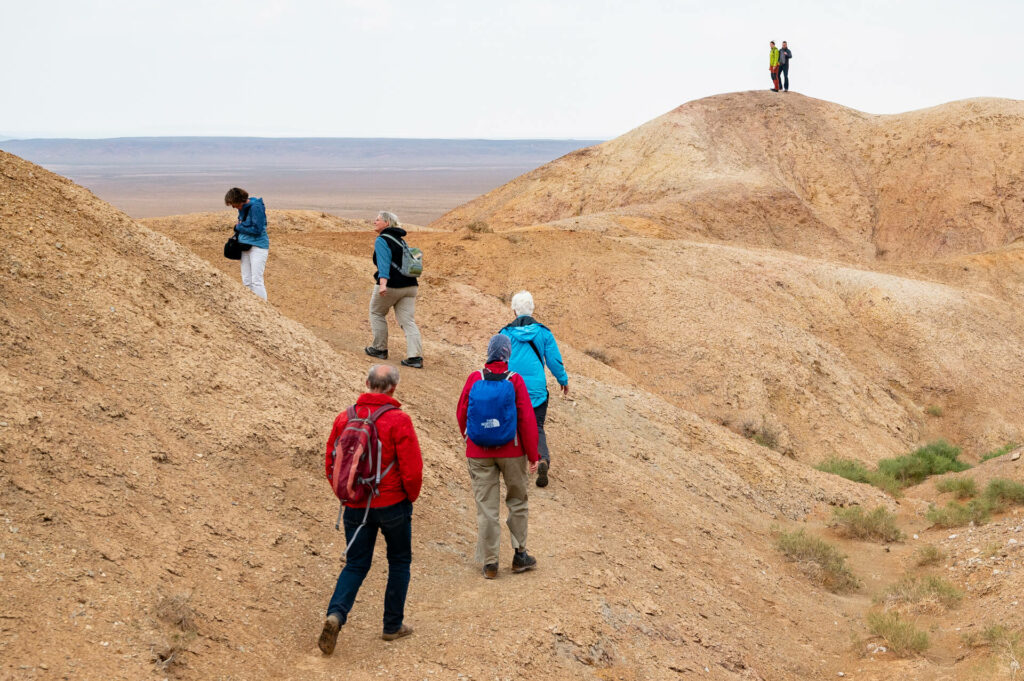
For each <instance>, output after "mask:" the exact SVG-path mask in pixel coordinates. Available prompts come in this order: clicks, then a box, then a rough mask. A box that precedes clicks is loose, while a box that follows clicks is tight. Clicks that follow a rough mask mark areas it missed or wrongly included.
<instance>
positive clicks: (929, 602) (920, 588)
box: [880, 575, 964, 612]
mask: <svg viewBox="0 0 1024 681" xmlns="http://www.w3.org/2000/svg"><path fill="white" fill-rule="evenodd" d="M963 598H964V592H963V591H961V590H960V589H958V588H956V587H955V586H953V585H952V584H950V583H949V582H947V581H946V580H944V579H942V578H941V577H934V576H932V575H926V576H924V577H915V576H913V575H907V576H905V577H903V579H901V580H900V581H898V582H896V583H895V584H891V585H889V587H888V588H887V589H886V590H885V592H884V593H883V594H882V596H881V598H880V600H881V601H882V602H884V603H886V604H888V605H891V606H897V607H898V606H911V607H912V609H914V610H915V611H920V612H935V611H941V610H942V609H943V608H955V607H957V606H958V605H960V601H962V600H963Z"/></svg>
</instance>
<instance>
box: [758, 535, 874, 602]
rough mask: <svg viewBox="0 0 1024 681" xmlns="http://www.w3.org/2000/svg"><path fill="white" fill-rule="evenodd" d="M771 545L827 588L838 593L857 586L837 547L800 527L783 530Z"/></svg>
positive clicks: (854, 588)
mask: <svg viewBox="0 0 1024 681" xmlns="http://www.w3.org/2000/svg"><path fill="white" fill-rule="evenodd" d="M775 546H776V548H778V549H779V551H781V552H782V555H784V556H785V557H786V558H787V559H788V560H791V561H793V562H794V563H797V564H798V565H799V566H800V568H801V569H802V570H803V572H804V574H806V575H807V576H809V577H810V578H811V579H814V580H815V581H817V582H818V583H819V584H821V585H822V586H823V587H825V588H826V589H828V590H829V591H833V592H836V593H839V592H842V591H854V590H856V589H857V588H859V587H860V580H858V579H857V578H856V577H855V576H854V575H853V572H851V570H850V567H849V566H848V565H847V564H846V557H845V556H843V554H841V553H840V552H839V549H837V548H836V547H834V546H832V545H831V544H828V543H826V542H824V541H822V540H821V539H818V538H817V537H811V536H809V535H807V534H806V533H804V531H803V530H797V531H796V532H783V533H782V534H780V535H779V538H778V539H777V540H776V542H775Z"/></svg>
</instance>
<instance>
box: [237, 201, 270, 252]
mask: <svg viewBox="0 0 1024 681" xmlns="http://www.w3.org/2000/svg"><path fill="white" fill-rule="evenodd" d="M235 231H236V232H238V240H239V241H240V242H242V243H243V244H249V245H250V246H255V247H257V248H270V238H269V237H268V236H267V209H266V208H264V207H263V199H261V198H258V197H255V196H252V197H250V198H249V200H248V201H246V203H245V205H244V206H242V207H241V208H239V209H238V224H237V225H235Z"/></svg>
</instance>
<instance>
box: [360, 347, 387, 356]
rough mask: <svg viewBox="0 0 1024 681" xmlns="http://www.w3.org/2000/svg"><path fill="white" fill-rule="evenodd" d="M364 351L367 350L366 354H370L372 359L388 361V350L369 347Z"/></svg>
mask: <svg viewBox="0 0 1024 681" xmlns="http://www.w3.org/2000/svg"><path fill="white" fill-rule="evenodd" d="M363 350H365V351H366V354H368V355H369V356H370V357H376V358H377V359H387V358H388V351H387V350H378V349H377V348H375V347H373V346H372V345H371V346H369V347H366V348H363Z"/></svg>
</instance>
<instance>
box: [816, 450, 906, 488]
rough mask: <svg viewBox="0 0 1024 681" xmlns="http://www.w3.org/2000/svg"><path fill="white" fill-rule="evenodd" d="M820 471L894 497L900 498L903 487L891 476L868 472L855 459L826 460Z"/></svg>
mask: <svg viewBox="0 0 1024 681" xmlns="http://www.w3.org/2000/svg"><path fill="white" fill-rule="evenodd" d="M815 468H817V469H818V470H819V471H822V472H824V473H831V474H833V475H838V476H839V477H841V478H846V479H847V480H851V481H853V482H863V483H867V484H869V485H874V486H875V487H877V488H878V489H880V490H882V491H883V492H888V493H889V494H891V495H893V496H899V494H900V490H901V489H902V487H901V486H900V483H899V482H898V481H897V480H896V478H893V477H892V476H889V475H884V474H882V473H879V472H878V471H871V470H868V469H867V467H866V466H864V464H862V463H861V462H859V461H854V460H853V459H841V458H839V457H832V458H830V459H825V460H824V461H822V462H821V463H819V464H818V465H817V466H815Z"/></svg>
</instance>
